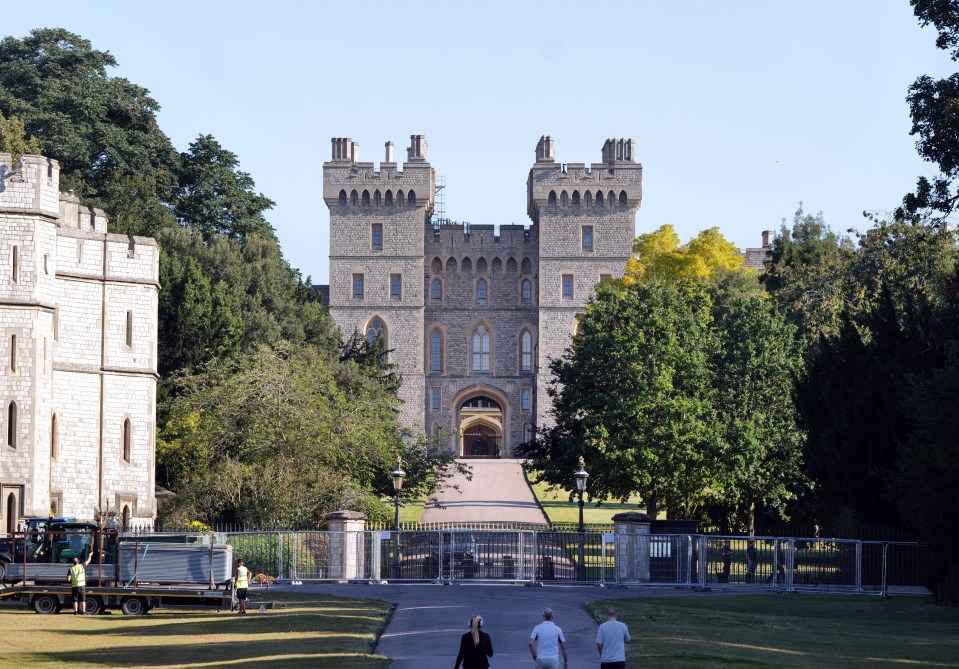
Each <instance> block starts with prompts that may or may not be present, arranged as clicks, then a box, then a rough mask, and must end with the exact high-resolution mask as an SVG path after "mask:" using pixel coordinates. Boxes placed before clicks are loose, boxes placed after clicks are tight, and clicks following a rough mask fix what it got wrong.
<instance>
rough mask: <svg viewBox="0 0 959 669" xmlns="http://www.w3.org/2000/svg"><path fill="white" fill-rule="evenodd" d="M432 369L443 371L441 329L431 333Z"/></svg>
mask: <svg viewBox="0 0 959 669" xmlns="http://www.w3.org/2000/svg"><path fill="white" fill-rule="evenodd" d="M430 371H431V372H437V373H438V372H442V371H443V335H442V334H440V331H439V330H433V332H432V333H431V334H430Z"/></svg>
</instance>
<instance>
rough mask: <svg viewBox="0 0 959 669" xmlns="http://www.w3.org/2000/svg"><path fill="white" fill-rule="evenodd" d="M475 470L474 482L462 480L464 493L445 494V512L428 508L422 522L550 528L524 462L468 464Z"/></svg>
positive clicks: (458, 479)
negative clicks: (501, 523) (503, 523)
mask: <svg viewBox="0 0 959 669" xmlns="http://www.w3.org/2000/svg"><path fill="white" fill-rule="evenodd" d="M463 462H465V463H466V464H468V465H469V466H470V468H471V469H472V470H473V478H472V480H467V479H466V477H462V476H458V477H456V479H455V480H454V481H452V482H453V483H456V484H457V485H459V487H460V490H458V491H457V490H444V491H443V492H441V493H440V495H439V497H438V501H439V502H440V504H441V505H442V506H443V507H445V508H442V509H437V508H432V507H431V508H427V509H426V510H425V511H424V512H423V516H422V518H421V521H420V522H423V523H464V522H480V521H485V520H504V521H511V522H521V523H542V524H544V525H545V524H546V517H545V516H544V515H543V511H542V509H540V507H539V505H538V504H537V503H536V498H535V497H534V496H533V491H532V490H530V487H529V484H528V483H527V482H526V478H525V477H524V476H523V467H522V464H521V463H522V461H521V460H464V461H463Z"/></svg>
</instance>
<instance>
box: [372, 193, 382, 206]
mask: <svg viewBox="0 0 959 669" xmlns="http://www.w3.org/2000/svg"><path fill="white" fill-rule="evenodd" d="M380 203H381V199H380V191H379V190H378V189H377V190H375V191H373V205H374V206H376V207H379V206H380Z"/></svg>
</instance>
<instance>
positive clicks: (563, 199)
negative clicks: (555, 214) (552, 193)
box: [559, 191, 569, 207]
mask: <svg viewBox="0 0 959 669" xmlns="http://www.w3.org/2000/svg"><path fill="white" fill-rule="evenodd" d="M559 204H560V206H561V207H565V206H566V205H568V204H569V195H567V194H566V191H563V192H562V193H560V195H559Z"/></svg>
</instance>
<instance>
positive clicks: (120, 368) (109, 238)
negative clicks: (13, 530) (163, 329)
mask: <svg viewBox="0 0 959 669" xmlns="http://www.w3.org/2000/svg"><path fill="white" fill-rule="evenodd" d="M22 165H23V168H24V169H22V170H21V165H20V164H16V165H12V164H11V163H10V157H9V155H7V154H0V230H2V236H0V333H2V334H3V335H4V339H3V341H0V356H2V359H3V360H4V361H6V367H7V368H8V369H7V370H6V373H4V374H0V399H2V401H3V405H4V406H3V409H4V410H3V414H2V416H0V425H2V433H3V436H4V439H3V443H2V445H0V448H2V449H3V457H2V459H0V497H2V500H0V514H3V521H4V522H3V523H2V524H0V531H3V530H6V524H7V521H8V520H9V519H8V518H7V517H6V514H7V501H8V500H9V498H10V495H11V494H14V495H15V496H16V497H18V504H17V506H18V508H17V513H18V514H23V515H47V514H48V513H50V512H51V511H55V512H57V513H63V514H68V515H74V516H76V517H77V518H79V519H83V520H90V519H94V518H95V517H96V516H97V515H98V514H102V513H103V512H105V511H106V510H107V509H108V508H109V510H111V511H117V512H122V504H126V505H128V506H129V507H130V515H131V517H132V524H133V525H134V526H139V527H149V526H152V521H153V518H154V517H155V511H156V509H155V506H156V505H155V501H154V447H155V442H154V433H155V427H154V424H155V413H156V406H155V404H156V400H155V395H156V379H157V374H156V358H157V353H156V346H157V305H158V291H159V283H158V281H159V254H158V249H157V247H156V244H155V242H154V241H153V240H152V239H146V238H130V237H127V236H125V235H112V234H108V233H107V220H106V217H105V215H104V214H103V212H102V211H100V210H96V209H87V208H84V207H82V206H81V205H80V203H79V201H78V200H77V198H76V197H74V196H73V195H72V194H66V193H65V194H62V196H61V194H59V193H58V187H59V165H58V164H57V163H56V161H53V160H48V159H46V158H43V157H40V156H26V157H25V158H24V160H23V163H22ZM14 247H16V249H17V250H16V252H14V251H13V249H14ZM14 256H16V262H15V258H14ZM14 265H15V267H16V269H14ZM14 335H15V336H16V342H17V351H16V355H15V360H16V369H13V366H12V365H11V363H10V360H11V357H10V351H9V348H10V344H11V342H12V339H11V338H12V336H14ZM10 402H16V404H17V440H16V447H13V446H11V445H10V444H8V443H7V442H8V439H7V438H6V437H7V428H8V424H9V422H10V414H9V405H10ZM124 420H129V421H130V425H131V426H133V427H132V429H131V430H130V436H131V438H130V444H129V453H128V454H127V455H128V456H129V462H127V461H126V460H125V459H123V452H122V431H123V429H122V425H123V421H124ZM118 453H119V456H120V458H121V460H122V462H119V463H118V462H117V461H116V455H117V454H118Z"/></svg>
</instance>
